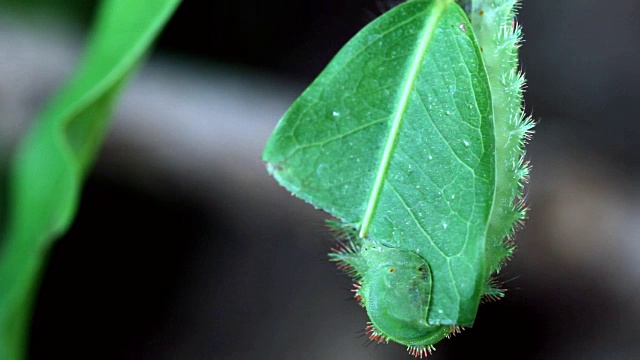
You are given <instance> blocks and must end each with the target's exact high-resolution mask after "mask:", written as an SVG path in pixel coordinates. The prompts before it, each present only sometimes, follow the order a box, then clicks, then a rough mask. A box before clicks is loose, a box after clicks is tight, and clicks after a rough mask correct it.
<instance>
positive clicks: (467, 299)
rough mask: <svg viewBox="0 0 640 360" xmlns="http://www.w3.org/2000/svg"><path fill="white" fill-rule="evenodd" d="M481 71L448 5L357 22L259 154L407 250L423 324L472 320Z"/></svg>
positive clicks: (483, 226)
mask: <svg viewBox="0 0 640 360" xmlns="http://www.w3.org/2000/svg"><path fill="white" fill-rule="evenodd" d="M494 146H495V134H494V124H493V116H492V105H491V94H490V89H489V83H488V80H487V74H486V72H485V69H484V65H483V60H482V57H481V54H480V49H479V48H478V46H477V44H476V41H475V39H474V35H473V31H472V30H471V25H470V24H469V23H468V19H467V17H466V15H465V13H464V12H463V11H462V10H461V9H460V7H459V6H458V5H457V4H455V3H454V2H452V1H448V0H436V1H424V0H414V1H409V2H407V3H404V4H402V5H400V6H397V7H396V8H394V9H393V10H391V11H389V12H388V13H386V14H384V15H383V16H381V17H380V18H378V19H377V20H376V21H374V22H372V23H371V24H370V25H368V26H367V27H365V28H364V29H363V30H361V31H360V32H359V33H358V34H357V35H356V36H355V37H354V38H353V39H352V40H351V41H350V42H349V43H348V44H346V45H345V46H344V48H343V49H342V50H341V51H340V52H339V53H338V54H337V55H336V56H335V58H334V59H333V60H332V61H331V63H330V64H329V65H328V66H327V68H326V69H325V70H324V71H323V72H322V73H321V74H320V75H319V76H318V78H317V79H316V80H315V81H314V82H313V83H312V84H311V85H310V86H309V88H308V89H306V90H305V92H304V93H303V94H302V95H301V96H300V97H299V98H298V99H297V100H296V102H295V103H294V104H293V105H292V106H291V108H290V109H289V110H288V111H287V113H286V114H285V115H284V117H283V118H282V120H281V121H280V123H279V124H278V126H277V127H276V130H275V131H274V133H273V135H272V137H271V138H270V140H269V142H268V143H267V146H266V148H265V151H264V153H263V159H264V160H265V161H267V162H268V167H269V170H270V172H271V173H272V174H273V175H274V176H275V177H276V179H277V180H278V181H279V182H280V183H281V184H282V185H283V186H285V187H286V188H287V189H288V190H290V191H291V192H292V193H293V194H295V195H296V196H298V197H300V198H302V199H304V200H306V201H307V202H309V203H311V204H313V205H314V206H315V207H317V208H320V209H323V210H325V211H327V212H329V213H330V214H332V215H333V216H335V217H337V218H339V219H341V220H342V221H344V222H345V223H348V224H352V225H353V226H354V227H356V228H357V229H359V235H360V237H362V238H364V239H366V241H370V242H372V243H380V244H382V245H385V246H388V247H393V248H400V249H405V250H409V251H412V252H415V253H416V254H418V255H419V256H421V257H422V258H424V259H425V260H426V262H427V263H428V264H429V267H430V269H431V275H432V278H433V284H432V289H431V300H430V302H431V303H430V308H429V313H428V318H427V321H428V323H429V324H434V325H435V324H442V325H462V326H470V325H472V324H473V320H474V318H475V314H476V311H477V307H478V303H479V299H480V296H481V294H482V289H483V286H485V284H486V281H487V276H488V274H486V269H485V254H484V251H485V245H486V244H485V241H486V232H487V228H488V222H489V216H490V213H491V209H492V206H493V195H494V191H495V168H494V167H495V160H494V150H495V149H494Z"/></svg>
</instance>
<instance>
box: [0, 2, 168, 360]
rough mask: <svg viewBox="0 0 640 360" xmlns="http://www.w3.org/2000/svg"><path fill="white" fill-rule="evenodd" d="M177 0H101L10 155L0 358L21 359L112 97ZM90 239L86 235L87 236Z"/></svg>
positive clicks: (0, 275) (1, 255) (1, 258)
mask: <svg viewBox="0 0 640 360" xmlns="http://www.w3.org/2000/svg"><path fill="white" fill-rule="evenodd" d="M179 3H180V1H179V0H156V1H144V0H106V1H104V2H103V4H102V7H101V8H100V11H99V14H98V18H97V21H96V24H95V26H94V29H93V32H92V35H91V38H90V39H89V43H88V46H87V49H86V51H85V55H84V58H83V59H82V61H81V62H80V64H79V65H78V67H77V70H76V71H75V74H74V76H73V77H72V78H71V79H70V80H69V81H68V83H67V84H66V85H65V86H64V87H63V88H62V89H61V90H60V91H59V92H58V93H57V95H56V96H55V97H54V98H53V99H52V100H51V102H50V103H49V104H48V106H47V107H46V108H45V109H44V111H43V112H42V113H41V115H40V116H39V118H38V119H36V122H35V124H34V126H33V128H32V129H31V131H30V132H29V134H28V135H27V137H26V138H25V139H24V141H23V142H22V143H21V145H20V147H19V149H18V151H17V154H16V156H15V158H14V159H13V162H12V168H11V174H10V190H11V193H10V199H9V204H8V210H9V214H8V223H7V230H6V232H5V234H4V239H3V241H2V249H1V250H2V251H1V252H0V359H2V360H14V359H16V360H17V359H24V358H25V356H26V355H25V350H26V338H27V335H28V329H29V319H30V313H31V310H30V309H31V306H32V302H33V300H34V297H35V294H36V290H37V286H36V285H37V282H38V278H39V274H40V272H41V271H42V270H43V265H44V262H45V260H46V257H47V254H48V250H49V249H50V248H51V245H52V244H53V242H54V241H55V240H56V239H57V238H59V237H60V236H61V235H62V234H63V233H64V232H65V231H66V230H67V228H68V227H69V226H70V224H71V222H72V220H73V217H74V215H75V212H76V209H77V206H78V201H79V196H80V191H81V186H82V182H83V180H84V177H85V176H86V174H87V172H88V171H89V169H90V167H91V164H92V162H93V160H94V158H95V156H96V153H97V151H98V149H99V147H100V144H101V142H102V139H103V138H104V135H105V132H106V129H107V126H108V120H109V116H110V114H111V111H112V108H113V106H114V104H115V101H116V100H117V97H118V95H119V93H120V91H121V90H122V88H123V86H124V84H125V83H126V81H127V79H128V78H129V76H130V75H131V74H132V72H133V70H134V68H135V66H136V65H137V64H138V63H139V62H140V61H141V59H142V57H143V55H144V54H145V52H146V51H147V50H148V49H149V47H150V46H151V44H152V42H153V40H154V39H155V37H156V36H157V35H158V33H159V32H160V30H161V29H162V27H163V26H164V24H165V23H166V21H167V20H168V19H169V17H170V16H171V14H172V13H173V12H174V10H175V9H176V7H177V6H178V4H179ZM90 240H91V239H87V241H90Z"/></svg>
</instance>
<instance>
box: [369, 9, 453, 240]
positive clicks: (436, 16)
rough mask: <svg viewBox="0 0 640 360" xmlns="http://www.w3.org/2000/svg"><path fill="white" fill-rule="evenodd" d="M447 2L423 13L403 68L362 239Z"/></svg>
mask: <svg viewBox="0 0 640 360" xmlns="http://www.w3.org/2000/svg"><path fill="white" fill-rule="evenodd" d="M449 2H450V0H444V1H443V0H440V1H434V3H433V5H432V7H431V11H430V14H428V15H427V19H426V21H425V23H424V26H423V29H422V31H421V33H420V43H419V44H418V47H417V48H416V51H415V52H414V54H413V60H412V62H411V66H410V67H409V70H408V71H407V75H406V80H405V82H404V83H405V86H404V88H403V89H402V93H401V95H400V98H399V100H398V105H397V106H396V111H395V114H394V116H393V122H392V125H391V129H390V131H389V135H388V137H387V141H386V144H385V147H384V151H383V152H382V157H381V159H380V164H379V165H378V171H377V173H376V178H375V180H374V183H373V187H372V189H371V193H370V195H369V200H368V201H367V208H366V210H365V213H364V216H363V218H362V221H361V223H360V233H359V236H360V237H361V238H366V237H367V233H368V232H369V227H370V226H371V221H372V219H373V215H374V214H375V211H376V208H377V205H378V200H379V199H380V193H381V191H382V187H383V184H384V182H385V180H386V178H387V173H388V171H389V164H390V162H391V158H392V157H393V152H394V149H395V146H396V143H397V140H398V133H399V132H400V127H401V125H402V122H403V120H404V114H405V112H406V110H407V105H408V104H409V98H410V97H411V92H412V91H413V88H414V85H415V82H416V79H417V78H418V73H419V71H420V68H421V67H422V60H423V59H424V56H425V53H426V52H427V49H428V47H429V43H430V42H431V39H432V38H433V34H434V33H435V30H436V27H437V24H438V21H439V20H440V17H441V16H442V14H443V13H444V12H445V10H446V8H447V5H448V4H449Z"/></svg>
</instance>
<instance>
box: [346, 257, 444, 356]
mask: <svg viewBox="0 0 640 360" xmlns="http://www.w3.org/2000/svg"><path fill="white" fill-rule="evenodd" d="M361 255H362V258H363V259H364V260H365V263H366V265H367V266H366V267H365V271H364V272H363V273H361V275H362V279H361V281H362V284H361V287H360V288H359V289H358V291H357V295H358V296H359V297H361V299H362V303H363V305H364V306H365V308H366V310H367V314H368V315H369V319H370V320H371V325H370V327H369V328H368V329H367V332H368V333H369V335H370V338H371V339H372V340H376V341H385V342H386V341H388V340H393V341H395V342H398V343H401V344H404V345H406V346H408V347H409V351H410V352H411V353H412V354H414V355H416V356H420V357H421V356H422V355H423V354H424V355H426V353H427V352H430V350H431V349H432V345H433V344H435V343H436V342H438V341H440V340H441V339H442V338H444V337H446V336H447V335H449V333H450V332H451V327H450V326H441V325H436V326H434V325H430V324H428V323H427V315H428V312H429V303H430V299H431V282H432V280H431V272H430V269H429V265H428V264H427V262H426V261H425V260H424V259H423V258H422V257H420V256H419V255H418V254H416V253H414V252H411V251H407V250H400V249H395V248H389V247H385V246H382V245H365V246H363V247H362V251H361Z"/></svg>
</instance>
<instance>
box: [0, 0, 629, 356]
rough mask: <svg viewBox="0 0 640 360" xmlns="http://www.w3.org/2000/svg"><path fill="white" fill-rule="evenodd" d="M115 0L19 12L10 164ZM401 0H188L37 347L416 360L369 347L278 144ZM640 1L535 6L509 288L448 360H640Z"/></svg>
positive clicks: (506, 276)
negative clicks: (324, 80) (342, 57)
mask: <svg viewBox="0 0 640 360" xmlns="http://www.w3.org/2000/svg"><path fill="white" fill-rule="evenodd" d="M95 5H96V3H95V2H94V1H82V2H77V1H71V0H55V1H54V0H29V1H26V0H24V1H18V0H4V1H3V2H2V3H0V112H1V114H2V115H1V116H2V121H1V122H0V160H1V161H3V162H5V161H6V159H7V157H8V154H9V153H10V152H11V150H12V149H13V147H14V146H15V143H16V142H17V139H19V138H20V137H21V136H22V135H23V134H24V132H25V130H26V128H27V126H28V124H29V122H30V120H31V119H32V118H33V116H34V114H35V113H36V112H37V111H38V109H39V108H40V107H41V106H42V105H43V103H44V101H46V99H47V97H48V96H49V95H50V94H51V93H52V91H54V90H55V88H56V87H57V86H58V85H59V84H60V82H61V81H63V80H64V78H65V77H66V76H68V74H69V73H70V72H71V71H72V69H73V66H74V63H75V61H76V59H77V57H78V56H79V54H80V52H81V48H82V43H83V40H84V37H85V36H86V30H87V29H88V26H89V24H90V19H91V16H92V14H93V11H94V8H95ZM393 5H394V2H391V1H386V0H380V1H377V0H348V1H345V0H323V1H270V2H265V1H256V0H246V1H242V2H234V1H225V2H222V1H197V0H184V2H183V4H182V5H181V7H180V8H179V9H178V11H177V13H176V15H175V16H174V18H173V19H172V20H171V22H170V23H169V25H168V27H167V28H166V30H165V31H164V33H163V34H162V36H161V37H160V39H159V41H158V46H157V49H156V50H155V51H154V52H153V53H152V54H150V57H149V61H148V63H147V64H145V65H144V67H143V68H142V69H141V71H140V73H139V74H138V75H137V76H136V78H135V79H134V80H133V81H132V83H131V86H130V87H129V89H128V90H127V92H126V93H125V94H124V97H123V99H122V101H121V102H120V106H119V109H118V111H117V116H116V118H115V120H114V123H113V127H112V131H111V133H110V136H109V138H108V139H107V141H106V144H105V147H104V149H103V151H102V153H101V155H100V158H99V159H98V162H97V164H96V166H95V170H94V171H93V172H92V174H91V175H90V177H89V179H88V182H87V185H86V188H85V191H84V194H83V201H82V205H81V207H80V212H79V214H78V217H77V220H76V222H75V224H74V225H73V227H72V229H71V230H70V231H69V233H68V235H67V236H65V237H64V238H63V239H61V240H60V241H59V242H58V243H57V245H56V246H55V247H54V249H53V252H52V255H51V259H50V262H49V264H48V267H47V271H46V274H45V276H44V278H43V281H42V286H41V289H40V293H39V296H38V300H37V308H36V310H35V317H34V322H33V329H32V333H31V348H30V354H31V358H32V359H51V358H67V359H73V358H82V359H88V358H89V359H101V358H104V359H408V358H409V356H408V355H407V354H406V353H405V351H404V349H403V348H402V347H400V346H398V345H393V344H389V345H375V344H368V341H367V339H366V337H365V336H364V335H363V329H364V326H365V323H366V315H365V313H364V311H363V310H362V309H360V308H359V306H358V305H357V304H356V302H355V301H353V300H351V299H350V296H351V293H350V292H349V288H350V282H349V280H348V279H347V278H346V277H345V276H343V275H342V274H340V273H339V272H338V271H337V270H335V269H334V267H333V265H332V264H329V263H328V261H327V257H326V253H327V250H328V249H329V248H330V246H331V239H330V236H329V234H328V232H327V231H326V229H325V227H324V225H323V221H324V219H325V218H326V215H325V214H323V213H321V212H319V211H315V210H313V209H312V208H311V206H309V205H307V204H304V203H303V202H302V201H300V200H298V199H296V198H293V197H291V196H290V195H289V194H288V193H287V192H286V191H285V190H284V189H282V188H280V187H279V186H278V185H277V184H276V182H275V180H273V179H272V178H270V177H269V176H268V174H267V172H266V169H265V167H264V165H263V164H262V163H261V161H260V152H261V150H262V147H263V146H264V143H265V142H266V139H267V137H268V136H269V134H270V132H271V130H272V129H273V127H274V126H275V124H276V122H277V121H278V119H279V118H280V116H281V115H282V113H283V112H284V111H285V110H286V108H287V107H288V105H289V104H290V103H291V102H292V101H293V100H294V99H295V97H296V96H297V95H298V94H299V93H300V92H301V91H302V90H303V89H304V87H305V86H306V85H307V84H308V83H309V82H310V81H311V80H312V79H313V78H314V77H315V76H316V75H317V74H318V73H319V72H320V71H321V70H322V68H323V67H324V66H325V65H326V63H327V62H328V61H329V60H330V59H331V57H332V56H333V54H335V53H336V52H337V51H338V50H339V48H340V47H341V46H342V45H343V44H344V43H345V42H346V41H347V40H348V39H349V38H350V37H351V36H352V35H354V34H355V33H356V32H357V31H358V30H359V29H360V28H361V27H363V26H364V25H365V24H366V23H368V22H369V21H371V20H372V19H373V18H375V17H376V16H377V15H379V14H381V13H382V12H384V11H385V10H386V9H388V8H390V7H391V6H393ZM638 18H640V2H638V1H636V0H612V1H610V2H608V3H607V4H606V5H605V4H604V3H603V2H602V1H595V0H564V1H553V0H547V1H543V0H525V1H524V4H523V6H522V9H521V11H520V15H519V22H520V23H521V24H522V25H523V26H524V33H525V43H524V46H523V48H522V51H521V54H522V67H523V69H524V70H525V71H526V74H527V78H528V89H527V93H526V105H527V109H528V110H529V112H530V113H532V114H533V117H534V118H535V119H537V121H538V125H537V127H536V134H535V136H534V139H533V142H532V143H531V144H530V146H529V147H528V159H529V160H530V161H531V163H532V164H533V172H532V176H531V182H530V185H529V186H528V188H527V192H528V203H529V205H530V207H531V211H530V213H529V216H530V219H529V220H528V221H527V225H526V227H525V228H524V229H523V230H522V231H520V232H519V233H518V236H517V239H516V242H517V244H518V251H517V253H516V256H515V258H514V259H513V261H511V262H510V263H509V265H508V266H507V267H506V268H505V269H504V271H503V273H501V275H500V280H501V281H503V282H504V287H506V288H507V289H508V292H507V296H506V298H505V299H503V300H501V301H499V302H496V303H490V304H485V305H482V306H481V308H480V311H479V314H478V318H477V322H476V325H475V326H474V327H473V328H472V329H468V330H466V331H464V332H463V333H462V334H460V335H458V336H456V337H455V338H453V339H451V340H446V341H443V342H442V343H441V344H439V345H438V346H437V349H438V350H437V351H436V352H435V353H434V354H433V356H432V357H431V358H432V359H459V358H471V357H478V356H480V357H485V356H488V357H490V358H493V359H638V358H640V302H639V301H638V299H639V298H640V286H638V285H640V191H639V190H638V187H637V186H636V184H637V183H638V180H639V179H640V143H639V141H638V138H639V136H640V121H638V110H637V107H638V104H640V90H638V84H639V83H640V66H638V62H639V60H638V59H640V22H639V21H638Z"/></svg>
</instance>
